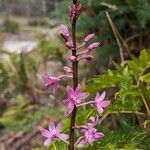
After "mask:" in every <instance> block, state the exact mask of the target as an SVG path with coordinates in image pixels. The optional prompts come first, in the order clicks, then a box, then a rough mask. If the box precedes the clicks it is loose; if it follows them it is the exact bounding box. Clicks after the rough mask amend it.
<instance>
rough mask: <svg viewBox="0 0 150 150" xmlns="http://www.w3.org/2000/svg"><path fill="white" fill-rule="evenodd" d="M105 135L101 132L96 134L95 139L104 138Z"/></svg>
mask: <svg viewBox="0 0 150 150" xmlns="http://www.w3.org/2000/svg"><path fill="white" fill-rule="evenodd" d="M104 136H105V135H104V134H103V133H101V132H96V133H95V138H102V137H104Z"/></svg>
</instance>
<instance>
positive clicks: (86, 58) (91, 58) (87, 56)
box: [84, 55, 94, 61]
mask: <svg viewBox="0 0 150 150" xmlns="http://www.w3.org/2000/svg"><path fill="white" fill-rule="evenodd" d="M93 58H94V57H93V56H92V55H86V56H85V57H84V59H85V60H87V61H92V60H93Z"/></svg>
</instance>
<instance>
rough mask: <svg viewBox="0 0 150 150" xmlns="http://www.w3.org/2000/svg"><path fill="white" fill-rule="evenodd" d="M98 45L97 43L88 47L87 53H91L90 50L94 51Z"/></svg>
mask: <svg viewBox="0 0 150 150" xmlns="http://www.w3.org/2000/svg"><path fill="white" fill-rule="evenodd" d="M99 44H100V43H98V42H96V43H93V44H91V45H90V46H89V47H88V51H92V50H94V49H96V48H97V47H98V46H99Z"/></svg>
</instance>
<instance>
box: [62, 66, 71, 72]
mask: <svg viewBox="0 0 150 150" xmlns="http://www.w3.org/2000/svg"><path fill="white" fill-rule="evenodd" d="M63 70H64V72H66V73H71V72H72V70H71V68H69V67H68V66H64V68H63Z"/></svg>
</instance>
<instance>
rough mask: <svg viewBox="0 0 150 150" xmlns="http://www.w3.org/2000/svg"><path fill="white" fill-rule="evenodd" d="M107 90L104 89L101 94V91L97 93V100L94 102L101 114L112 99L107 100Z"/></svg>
mask: <svg viewBox="0 0 150 150" xmlns="http://www.w3.org/2000/svg"><path fill="white" fill-rule="evenodd" d="M105 95H106V92H105V91H104V92H103V93H102V94H101V95H100V94H99V93H97V94H96V97H95V100H94V102H93V104H94V106H95V107H96V109H97V111H98V112H99V113H100V114H101V113H103V112H104V108H106V107H107V106H108V105H109V104H110V101H108V100H105Z"/></svg>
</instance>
